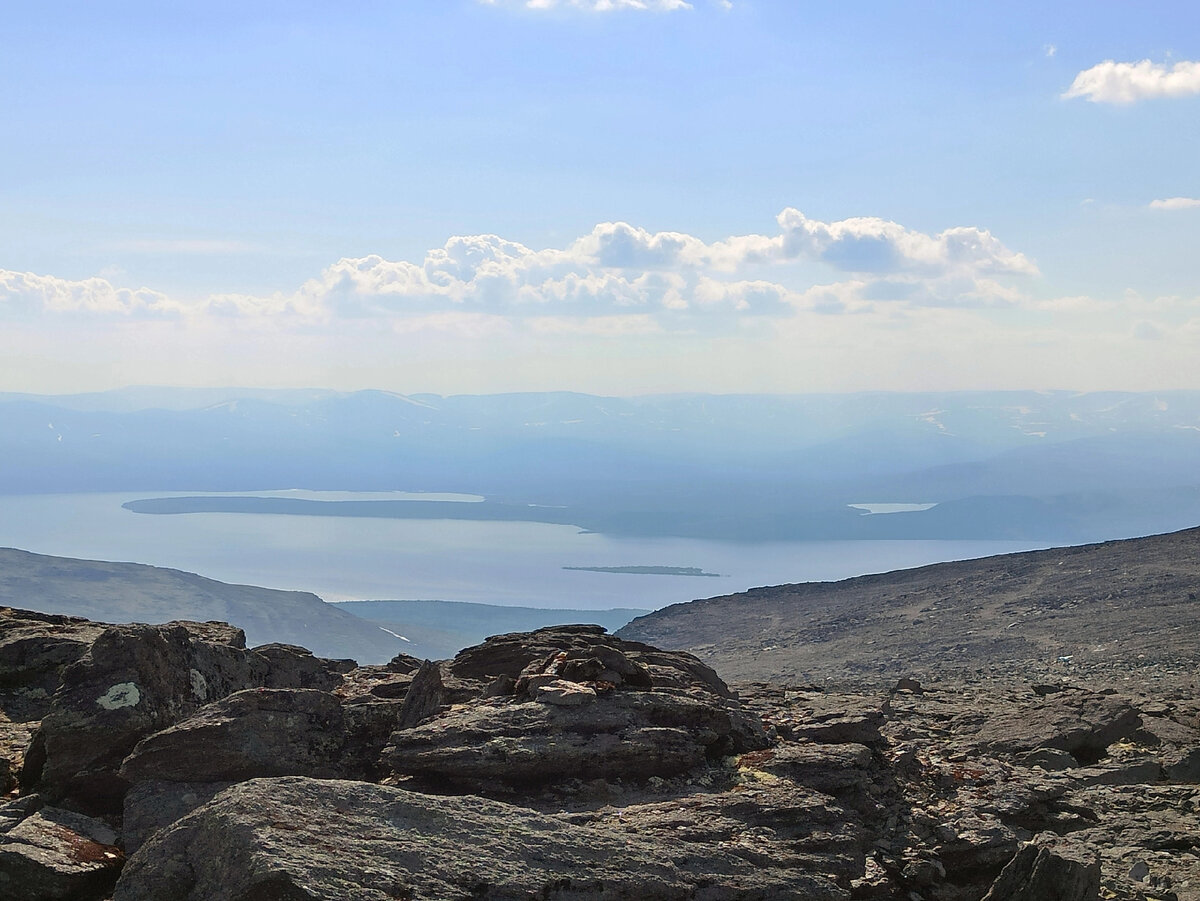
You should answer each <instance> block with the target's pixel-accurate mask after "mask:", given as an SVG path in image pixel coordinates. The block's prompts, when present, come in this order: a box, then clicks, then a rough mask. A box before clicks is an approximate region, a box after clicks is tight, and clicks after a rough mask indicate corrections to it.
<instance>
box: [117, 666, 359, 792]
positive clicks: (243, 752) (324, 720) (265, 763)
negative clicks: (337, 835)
mask: <svg viewBox="0 0 1200 901" xmlns="http://www.w3.org/2000/svg"><path fill="white" fill-rule="evenodd" d="M344 746H345V722H344V717H343V714H342V705H341V704H340V703H339V701H338V699H337V698H335V697H334V696H333V695H331V694H329V693H327V692H323V691H316V690H315V689H311V688H307V689H288V688H257V689H248V690H246V691H239V692H235V693H233V694H231V695H229V696H228V697H225V698H222V699H221V700H220V701H215V702H213V703H212V704H209V705H207V706H205V707H203V708H201V709H200V710H199V711H197V712H196V713H195V714H193V715H192V716H190V717H188V718H187V719H186V720H184V721H183V722H180V723H178V724H176V725H174V726H171V727H169V728H167V729H163V730H162V731H161V732H156V733H154V734H153V735H150V736H147V737H146V738H144V739H142V740H141V741H140V742H138V744H137V746H136V747H135V748H134V749H133V751H132V752H131V753H130V754H129V756H128V757H127V758H126V759H125V761H124V763H122V764H121V769H120V777H121V778H122V779H124V780H125V781H127V782H129V783H131V784H132V783H135V782H146V781H151V780H157V781H168V782H238V781H241V780H244V779H253V778H255V777H256V776H292V775H304V776H318V777H332V776H356V775H358V773H356V772H352V771H353V770H354V769H355V767H354V765H353V761H348V760H345V759H344V755H343V748H344Z"/></svg>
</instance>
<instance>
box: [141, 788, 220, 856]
mask: <svg viewBox="0 0 1200 901" xmlns="http://www.w3.org/2000/svg"><path fill="white" fill-rule="evenodd" d="M230 784H231V783H229V782H158V781H154V782H140V783H138V784H137V785H135V786H134V787H133V788H131V789H130V790H129V792H128V793H127V794H126V795H125V811H124V816H123V817H122V827H121V837H122V839H123V841H124V846H125V853H126V854H133V853H134V852H135V851H136V850H137V849H138V848H140V847H141V846H142V845H143V844H145V843H146V840H147V839H148V838H150V836H152V835H153V834H154V833H155V832H157V831H158V830H160V829H162V828H164V827H166V826H170V825H171V824H172V823H174V822H175V821H176V820H180V819H182V818H183V817H185V816H187V815H188V814H189V813H191V812H192V811H193V810H195V809H196V808H197V807H200V806H201V805H202V804H207V803H208V802H209V801H211V800H212V799H213V798H214V797H215V796H216V795H218V794H220V793H221V792H222V791H224V790H225V789H227V788H229V786H230Z"/></svg>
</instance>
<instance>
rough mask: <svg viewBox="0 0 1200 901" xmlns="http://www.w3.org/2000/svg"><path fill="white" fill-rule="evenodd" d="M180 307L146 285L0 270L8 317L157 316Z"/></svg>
mask: <svg viewBox="0 0 1200 901" xmlns="http://www.w3.org/2000/svg"><path fill="white" fill-rule="evenodd" d="M181 310H182V307H181V306H180V305H179V304H178V303H175V302H174V301H172V300H170V299H169V298H168V297H167V296H166V295H165V294H161V293H159V292H158V291H152V290H150V289H149V288H138V289H136V290H130V289H127V288H117V287H115V286H114V285H113V284H112V283H111V282H109V281H108V280H107V279H103V278H98V277H93V278H86V279H80V280H71V279H64V278H56V277H54V276H52V275H35V274H34V273H32V272H12V271H9V270H7V269H0V312H2V313H5V314H7V315H10V316H33V315H37V314H39V313H50V314H90V315H96V316H120V317H125V318H135V317H153V318H160V317H163V316H174V315H177V314H179V313H180V312H181Z"/></svg>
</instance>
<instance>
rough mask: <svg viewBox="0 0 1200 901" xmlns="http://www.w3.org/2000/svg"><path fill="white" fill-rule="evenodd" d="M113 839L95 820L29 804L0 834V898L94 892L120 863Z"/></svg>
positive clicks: (16, 900) (26, 899) (42, 900)
mask: <svg viewBox="0 0 1200 901" xmlns="http://www.w3.org/2000/svg"><path fill="white" fill-rule="evenodd" d="M26 812H27V811H26ZM117 841H118V835H117V833H116V832H115V831H114V830H113V829H112V828H110V827H109V826H108V824H106V823H103V822H101V821H99V820H95V819H92V818H91V817H86V816H83V815H82V814H78V813H74V812H72V811H69V810H61V809H58V808H54V807H42V808H40V809H35V810H33V812H31V813H29V815H27V816H25V817H23V818H22V819H20V821H19V822H17V823H16V824H15V825H12V826H10V827H9V828H7V829H6V830H5V831H4V832H3V834H0V898H5V899H7V901H55V899H69V898H95V897H100V896H101V895H103V894H104V893H106V892H108V891H110V890H111V889H112V887H113V885H114V884H115V883H116V881H117V876H118V875H119V874H120V872H121V867H122V865H123V864H124V863H125V854H124V852H123V851H122V850H121V849H120V848H119V847H117Z"/></svg>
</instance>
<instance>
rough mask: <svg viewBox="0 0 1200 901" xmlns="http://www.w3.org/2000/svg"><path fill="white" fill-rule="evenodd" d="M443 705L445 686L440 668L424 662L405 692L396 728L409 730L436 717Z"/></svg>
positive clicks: (427, 661) (431, 662)
mask: <svg viewBox="0 0 1200 901" xmlns="http://www.w3.org/2000/svg"><path fill="white" fill-rule="evenodd" d="M445 703H446V686H445V684H444V683H443V682H442V671H441V668H440V667H439V666H438V665H437V664H436V663H434V662H433V661H432V660H426V661H425V662H424V663H422V664H421V668H420V669H419V670H417V674H416V675H415V676H413V679H412V683H411V684H410V685H409V686H408V690H407V691H406V692H405V695H404V706H403V707H401V708H400V714H399V719H398V721H397V723H396V728H397V729H411V728H412V727H413V726H416V725H417V724H419V723H422V722H424V721H425V720H427V719H429V718H430V717H431V716H434V715H436V714H437V713H438V711H440V710H441V709H442V705H443V704H445Z"/></svg>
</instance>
